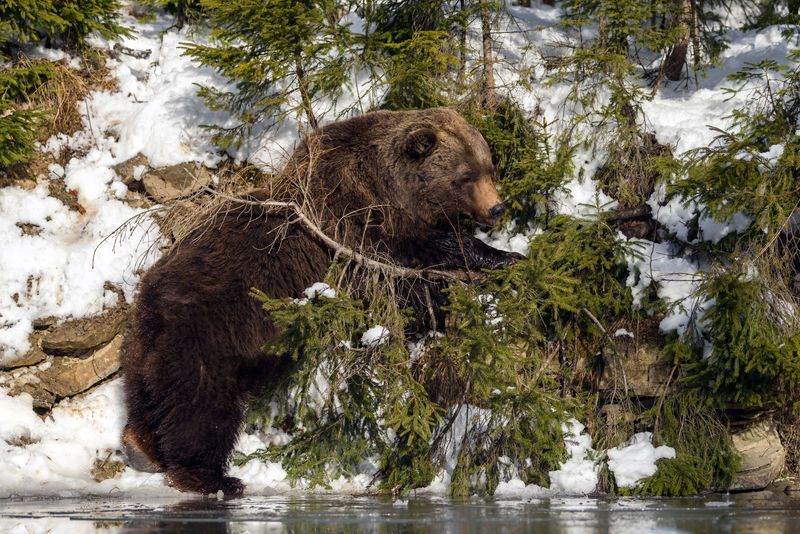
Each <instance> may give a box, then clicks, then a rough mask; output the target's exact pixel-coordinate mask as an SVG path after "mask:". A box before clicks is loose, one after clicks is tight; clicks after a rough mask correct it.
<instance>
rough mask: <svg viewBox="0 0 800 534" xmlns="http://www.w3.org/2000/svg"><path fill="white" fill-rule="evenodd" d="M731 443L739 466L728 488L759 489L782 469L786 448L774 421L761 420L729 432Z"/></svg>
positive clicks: (768, 483)
mask: <svg viewBox="0 0 800 534" xmlns="http://www.w3.org/2000/svg"><path fill="white" fill-rule="evenodd" d="M732 438H733V445H734V447H735V448H736V450H737V451H738V452H739V454H740V455H741V456H742V465H741V468H740V469H739V472H738V473H737V474H736V478H735V479H734V481H733V485H731V487H730V489H731V490H734V491H737V490H760V489H764V488H766V487H767V486H769V485H770V484H771V483H772V482H773V481H774V480H775V479H776V478H778V476H779V475H780V473H781V471H783V469H784V465H785V464H784V462H785V460H786V451H785V450H784V448H783V444H782V443H781V437H780V435H778V430H777V428H776V426H775V423H774V422H773V421H771V420H766V419H765V420H763V421H759V422H758V423H754V424H752V425H750V426H748V427H746V428H744V429H742V430H738V431H736V432H734V433H733V435H732Z"/></svg>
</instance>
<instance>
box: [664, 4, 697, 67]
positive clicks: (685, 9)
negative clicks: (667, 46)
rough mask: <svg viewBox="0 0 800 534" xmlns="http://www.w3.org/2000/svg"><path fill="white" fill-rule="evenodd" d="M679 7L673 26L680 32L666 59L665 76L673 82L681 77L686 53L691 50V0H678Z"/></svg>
mask: <svg viewBox="0 0 800 534" xmlns="http://www.w3.org/2000/svg"><path fill="white" fill-rule="evenodd" d="M677 7H678V9H677V11H676V14H675V21H674V25H673V27H677V31H678V32H679V35H678V38H677V39H676V40H675V44H674V45H672V50H670V52H669V54H668V55H667V57H666V59H664V76H666V77H667V79H668V80H672V81H673V82H675V81H678V80H680V79H681V73H682V72H683V67H684V66H685V65H686V55H687V52H688V51H689V37H690V36H691V29H690V27H691V23H692V5H691V3H690V0H678V6H677Z"/></svg>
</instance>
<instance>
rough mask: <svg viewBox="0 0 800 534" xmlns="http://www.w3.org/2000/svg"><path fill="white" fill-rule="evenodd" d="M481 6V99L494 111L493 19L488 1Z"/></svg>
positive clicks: (495, 102) (495, 101) (495, 99)
mask: <svg viewBox="0 0 800 534" xmlns="http://www.w3.org/2000/svg"><path fill="white" fill-rule="evenodd" d="M478 4H480V6H481V34H482V36H483V80H481V93H482V94H481V98H482V99H483V105H484V106H485V107H486V108H488V109H493V108H494V107H495V105H497V91H496V90H495V86H494V59H493V57H492V17H491V13H490V12H489V3H488V2H487V0H478Z"/></svg>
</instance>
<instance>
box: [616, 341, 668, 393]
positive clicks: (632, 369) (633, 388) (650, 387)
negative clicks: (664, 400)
mask: <svg viewBox="0 0 800 534" xmlns="http://www.w3.org/2000/svg"><path fill="white" fill-rule="evenodd" d="M615 344H616V347H617V351H618V353H619V355H617V354H615V353H614V351H613V350H611V349H606V350H604V351H603V358H604V359H605V367H604V369H603V374H602V376H601V377H600V390H601V391H604V392H606V394H608V392H610V391H613V390H615V389H616V390H618V391H621V392H623V394H624V392H625V386H626V385H627V388H628V391H629V392H632V393H633V394H634V395H636V396H638V397H658V396H660V395H661V394H663V393H664V387H665V386H666V384H667V381H668V380H669V375H670V372H671V371H672V363H671V362H670V361H669V358H668V357H667V356H666V355H664V354H663V353H662V352H661V351H660V350H659V348H660V343H656V342H654V341H651V340H648V339H643V340H640V341H637V340H636V339H630V338H628V337H627V336H620V337H618V338H616V342H615Z"/></svg>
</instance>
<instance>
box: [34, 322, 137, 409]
mask: <svg viewBox="0 0 800 534" xmlns="http://www.w3.org/2000/svg"><path fill="white" fill-rule="evenodd" d="M121 350H122V334H118V335H117V336H116V337H115V338H114V339H113V340H112V341H111V342H110V343H109V344H107V345H105V346H104V347H102V348H100V349H98V350H97V351H96V352H94V353H93V354H92V355H91V356H89V357H88V358H56V359H55V360H54V361H53V365H51V366H50V367H49V368H47V369H45V370H44V371H42V372H41V373H40V374H39V380H40V381H41V387H42V388H44V389H45V390H47V391H49V392H51V393H52V394H54V395H55V396H56V397H71V396H72V395H75V394H77V393H80V392H82V391H86V390H87V389H89V388H90V387H92V386H94V385H95V384H97V383H99V382H100V381H102V380H104V379H106V378H108V377H109V376H111V375H112V374H113V373H115V372H117V370H119V366H120V352H121Z"/></svg>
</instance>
